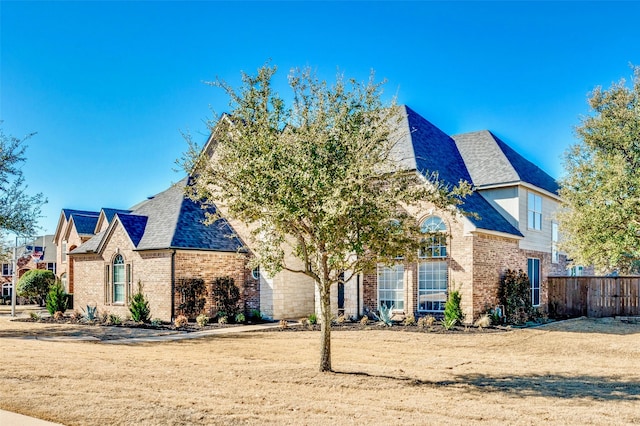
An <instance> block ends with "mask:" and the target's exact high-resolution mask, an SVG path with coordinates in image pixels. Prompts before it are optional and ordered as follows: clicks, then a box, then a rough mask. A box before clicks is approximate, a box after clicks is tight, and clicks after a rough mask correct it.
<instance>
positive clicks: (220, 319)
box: [218, 315, 229, 324]
mask: <svg viewBox="0 0 640 426" xmlns="http://www.w3.org/2000/svg"><path fill="white" fill-rule="evenodd" d="M228 322H229V317H228V316H226V315H222V316H218V324H227V323H228Z"/></svg>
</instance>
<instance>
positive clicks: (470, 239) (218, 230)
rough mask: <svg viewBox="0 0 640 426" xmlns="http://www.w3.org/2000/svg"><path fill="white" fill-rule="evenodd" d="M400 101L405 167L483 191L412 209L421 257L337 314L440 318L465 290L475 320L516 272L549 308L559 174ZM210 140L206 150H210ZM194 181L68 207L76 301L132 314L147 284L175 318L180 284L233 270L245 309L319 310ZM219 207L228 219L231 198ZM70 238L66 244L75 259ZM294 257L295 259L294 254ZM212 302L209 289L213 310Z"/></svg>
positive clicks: (166, 314) (353, 291)
mask: <svg viewBox="0 0 640 426" xmlns="http://www.w3.org/2000/svg"><path fill="white" fill-rule="evenodd" d="M400 108H401V113H402V121H401V129H399V132H400V135H401V139H400V142H399V144H398V146H397V153H396V154H397V155H398V156H399V157H398V158H399V160H400V161H401V162H402V164H403V167H405V168H406V169H407V170H410V171H415V172H416V173H417V174H419V175H423V176H425V177H428V176H430V175H431V173H432V172H438V175H439V178H440V179H441V180H442V181H443V182H445V183H449V184H452V185H455V184H457V183H458V182H459V181H460V180H465V181H467V182H469V183H471V184H473V186H474V188H475V192H474V193H473V194H471V195H469V196H468V197H466V198H465V199H464V201H463V204H462V205H460V206H459V208H458V209H457V210H455V211H450V210H447V211H441V210H438V209H436V208H435V207H434V206H433V205H429V204H428V203H427V202H424V203H421V204H420V205H418V206H417V207H411V209H410V211H409V213H411V214H412V215H413V216H414V217H415V218H416V220H417V221H418V223H420V225H421V228H422V229H423V230H424V232H425V245H424V247H423V248H422V249H421V250H420V252H419V253H418V257H419V261H417V262H405V261H404V260H403V259H398V263H397V264H396V265H394V266H391V267H389V266H384V265H379V266H378V267H377V268H376V270H374V271H367V272H366V273H363V274H360V275H357V276H355V277H354V278H353V279H351V280H350V281H349V282H345V283H341V284H340V285H338V286H337V287H336V288H335V289H334V290H333V291H332V307H333V309H334V310H335V312H336V313H343V314H344V315H346V316H353V317H358V316H360V315H362V314H363V313H366V312H368V311H371V312H373V311H377V310H378V308H379V307H380V306H382V305H384V306H388V307H393V309H394V310H395V311H397V312H398V313H401V314H410V313H411V314H414V315H417V316H421V315H427V314H433V315H438V314H441V313H442V311H443V310H444V303H445V301H446V297H447V293H448V292H449V291H451V290H452V289H456V290H459V291H460V293H461V296H462V308H463V310H464V312H465V314H466V317H467V319H468V320H472V319H474V318H477V317H478V316H479V315H481V314H482V313H484V312H485V311H487V310H488V309H489V308H493V307H495V306H496V305H498V303H499V302H498V287H499V282H500V278H501V276H502V275H503V274H504V272H505V271H506V270H507V269H516V270H517V269H522V270H524V271H527V272H528V275H529V277H530V280H531V295H532V300H533V302H534V305H536V306H540V308H541V309H544V308H545V304H546V300H547V294H546V280H547V277H548V276H549V275H557V274H564V273H565V270H566V259H565V257H564V256H563V255H561V253H559V252H558V250H557V247H556V244H557V237H558V229H557V224H556V223H555V222H554V221H553V216H554V212H555V211H556V210H557V209H558V206H559V202H560V199H559V196H558V185H557V183H556V181H555V180H554V179H553V178H552V177H551V176H549V175H548V174H546V173H545V172H544V171H542V170H541V169H540V168H539V167H537V166H536V165H535V164H533V163H531V162H530V161H528V160H527V159H525V158H524V157H522V156H521V155H520V154H518V153H517V152H516V151H515V150H513V149H512V148H511V147H509V146H508V145H507V144H506V143H505V142H504V141H502V140H500V139H499V138H498V137H496V136H495V135H494V134H493V133H491V132H489V131H480V132H473V133H466V134H462V135H456V136H449V135H447V134H445V133H444V132H442V131H441V130H440V129H438V128H437V127H436V126H434V125H433V124H432V123H430V122H429V121H427V120H426V119H424V118H423V117H421V116H420V115H419V114H417V113H416V112H415V111H413V110H411V109H410V108H408V107H406V106H402V107H400ZM211 142H212V139H211V138H210V140H209V143H208V144H207V145H206V146H205V148H204V150H205V151H204V152H207V153H208V154H211V150H212V146H213V144H212V143H211ZM187 185H189V179H188V178H185V179H184V180H182V181H180V182H179V183H177V184H175V185H173V186H171V187H170V188H169V189H167V190H166V191H164V192H161V193H160V194H157V195H156V196H154V197H150V198H149V199H148V200H145V201H143V202H142V203H140V204H138V205H136V206H133V207H131V208H130V209H128V210H113V209H102V210H101V211H100V212H78V211H75V213H74V211H71V210H66V209H65V210H63V212H62V214H61V216H60V222H59V226H58V230H57V231H56V241H57V242H59V243H60V244H59V245H58V246H59V247H61V250H59V251H60V252H61V253H60V254H59V257H60V259H59V264H61V265H65V266H63V268H65V267H66V269H65V271H66V273H67V274H68V275H69V281H68V282H69V288H70V289H72V290H73V292H74V299H75V304H76V306H85V305H88V304H91V305H97V306H98V308H99V309H102V310H106V311H109V312H112V313H116V314H119V315H122V316H124V315H127V314H128V311H127V304H128V302H129V298H130V296H131V294H132V292H134V291H135V290H136V286H137V283H138V282H140V283H142V285H143V286H144V293H145V294H146V295H147V296H148V298H149V300H150V304H151V312H152V315H153V316H154V317H157V318H160V319H164V320H169V319H171V318H173V317H175V315H176V313H177V306H178V305H179V304H180V303H181V297H182V296H181V294H180V293H179V292H178V291H177V290H176V285H177V284H178V283H180V282H182V281H183V280H186V279H190V278H202V279H204V280H205V281H206V282H207V285H209V284H210V282H211V280H213V279H214V278H216V277H221V276H231V277H233V278H234V280H235V282H236V284H237V285H238V286H239V287H240V289H241V295H242V303H243V306H244V307H245V309H260V311H261V312H262V313H263V314H265V315H266V316H268V317H271V318H274V319H280V318H300V317H303V316H307V315H308V314H310V313H312V312H314V311H318V310H319V308H318V306H319V297H318V295H317V293H316V290H315V286H314V283H313V281H312V280H311V279H310V278H308V277H307V276H304V275H302V274H296V273H292V272H289V271H282V272H280V273H278V274H276V275H275V276H273V277H269V276H267V275H266V274H264V273H260V271H259V269H255V270H252V271H250V270H249V269H248V267H247V265H248V261H249V257H250V256H251V251H250V250H251V247H250V244H251V243H250V241H251V238H250V237H249V229H248V228H247V227H246V226H245V225H243V224H242V223H239V222H236V221H233V220H231V219H228V218H227V219H219V220H218V221H216V222H215V223H214V224H213V225H211V226H205V225H204V224H203V223H202V221H203V220H204V218H205V212H204V211H203V210H202V208H201V205H200V204H198V203H195V202H193V201H191V200H189V199H188V198H186V197H185V194H184V191H185V188H186V186H187ZM219 213H220V215H221V217H223V218H226V217H227V215H225V209H224V206H219ZM92 227H93V229H91V228H92ZM247 243H249V245H247ZM61 244H66V247H67V252H68V256H67V259H68V263H66V264H65V262H64V261H63V257H62V256H63V253H65V250H62V246H61ZM287 260H288V261H292V262H296V261H297V260H296V259H295V258H294V257H293V256H291V255H290V254H289V255H288V258H287ZM290 266H292V267H294V268H295V266H296V265H295V264H290ZM61 269H62V268H60V267H59V271H60V270H61ZM212 302H213V301H212V300H211V297H210V296H209V298H208V301H207V307H206V309H208V310H210V309H211V307H212Z"/></svg>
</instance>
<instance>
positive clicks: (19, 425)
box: [0, 410, 62, 426]
mask: <svg viewBox="0 0 640 426" xmlns="http://www.w3.org/2000/svg"><path fill="white" fill-rule="evenodd" d="M0 425H2V426H62V425H61V424H60V423H53V422H48V421H46V420H40V419H36V418H35V417H29V416H23V415H22V414H18V413H12V412H11V411H4V410H0Z"/></svg>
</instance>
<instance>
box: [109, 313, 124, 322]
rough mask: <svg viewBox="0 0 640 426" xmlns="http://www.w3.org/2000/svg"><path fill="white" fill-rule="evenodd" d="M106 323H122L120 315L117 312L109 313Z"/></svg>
mask: <svg viewBox="0 0 640 426" xmlns="http://www.w3.org/2000/svg"><path fill="white" fill-rule="evenodd" d="M107 323H108V324H110V325H120V324H122V317H121V316H120V315H117V314H110V315H109V319H108V321H107Z"/></svg>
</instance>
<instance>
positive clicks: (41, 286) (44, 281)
mask: <svg viewBox="0 0 640 426" xmlns="http://www.w3.org/2000/svg"><path fill="white" fill-rule="evenodd" d="M55 282H56V276H55V275H54V274H53V272H51V271H49V270H46V269H31V270H30V271H27V272H25V273H24V275H23V276H22V277H20V279H19V280H18V286H17V293H16V294H17V295H18V296H22V297H33V298H35V299H36V300H37V301H38V303H39V304H40V306H42V302H44V301H45V300H46V297H47V294H48V293H49V288H50V287H51V286H52V285H53V284H54V283H55ZM52 315H53V314H52Z"/></svg>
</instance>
